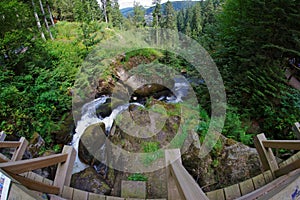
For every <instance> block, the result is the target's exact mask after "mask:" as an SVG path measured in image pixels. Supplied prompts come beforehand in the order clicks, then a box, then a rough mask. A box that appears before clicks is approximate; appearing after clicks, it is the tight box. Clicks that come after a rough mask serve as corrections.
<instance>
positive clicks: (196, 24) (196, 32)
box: [190, 2, 202, 40]
mask: <svg viewBox="0 0 300 200" xmlns="http://www.w3.org/2000/svg"><path fill="white" fill-rule="evenodd" d="M190 25H191V29H192V38H193V39H195V40H199V37H200V35H201V33H202V16H201V2H198V3H196V5H195V6H194V7H193V16H192V21H191V24H190Z"/></svg>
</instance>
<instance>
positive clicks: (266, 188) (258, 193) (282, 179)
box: [238, 169, 300, 200]
mask: <svg viewBox="0 0 300 200" xmlns="http://www.w3.org/2000/svg"><path fill="white" fill-rule="evenodd" d="M299 174H300V169H298V170H295V171H293V172H291V173H290V174H289V175H284V176H281V177H279V178H277V179H275V180H274V181H272V182H271V183H268V184H267V185H265V186H263V187H261V188H259V189H256V190H254V191H253V192H251V193H249V194H246V195H244V196H242V197H240V198H238V200H249V199H257V198H259V197H262V196H263V195H265V194H266V193H268V192H270V191H272V190H274V189H275V188H277V187H279V186H280V185H282V184H284V183H285V182H287V181H288V180H289V179H291V178H292V179H294V176H297V175H299Z"/></svg>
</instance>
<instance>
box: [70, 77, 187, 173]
mask: <svg viewBox="0 0 300 200" xmlns="http://www.w3.org/2000/svg"><path fill="white" fill-rule="evenodd" d="M174 81H175V84H174V87H173V89H172V90H173V95H171V96H169V97H164V96H162V97H160V98H158V100H165V101H166V102H167V103H178V102H180V101H182V97H184V96H185V95H186V94H187V93H188V90H189V88H190V85H189V83H188V82H187V81H186V79H184V78H182V77H179V78H175V79H174ZM108 98H110V97H109V96H101V97H100V98H97V99H95V100H93V101H91V102H88V103H86V104H85V105H84V106H83V107H82V109H81V110H82V112H81V119H80V120H79V121H78V122H77V125H76V129H75V134H74V135H73V140H72V146H73V147H74V148H75V150H76V151H77V152H78V146H79V139H80V137H81V136H82V134H83V133H84V131H85V129H86V128H87V127H88V126H90V125H93V124H97V123H99V122H103V123H104V124H105V130H106V134H109V132H110V129H111V127H112V125H113V122H114V119H115V118H116V117H117V116H118V115H119V114H120V113H122V112H123V111H125V110H127V109H128V107H129V106H130V105H132V104H133V105H137V106H143V105H142V104H140V103H137V102H133V103H127V104H124V105H120V106H118V107H116V108H115V109H113V110H112V112H111V114H110V115H109V116H108V117H105V118H102V117H101V116H99V117H98V116H97V115H96V110H97V108H98V107H99V106H100V105H102V104H104V103H105V102H106V101H107V100H108ZM101 149H103V152H105V144H104V145H103V146H102V147H101ZM103 158H105V155H104V156H103ZM87 167H89V165H86V164H84V163H83V162H81V161H80V159H79V157H78V153H77V154H76V160H75V163H74V167H73V174H74V173H77V172H80V171H82V170H84V169H85V168H87ZM96 170H97V169H96Z"/></svg>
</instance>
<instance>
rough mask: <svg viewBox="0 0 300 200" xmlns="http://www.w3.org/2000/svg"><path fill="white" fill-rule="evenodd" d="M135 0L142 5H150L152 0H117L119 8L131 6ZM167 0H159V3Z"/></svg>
mask: <svg viewBox="0 0 300 200" xmlns="http://www.w3.org/2000/svg"><path fill="white" fill-rule="evenodd" d="M134 1H136V2H138V3H140V5H142V6H144V7H149V6H152V0H119V4H120V8H121V9H122V8H127V7H133V2H134ZM167 1H168V0H161V3H165V2H167ZM170 1H184V0H170Z"/></svg>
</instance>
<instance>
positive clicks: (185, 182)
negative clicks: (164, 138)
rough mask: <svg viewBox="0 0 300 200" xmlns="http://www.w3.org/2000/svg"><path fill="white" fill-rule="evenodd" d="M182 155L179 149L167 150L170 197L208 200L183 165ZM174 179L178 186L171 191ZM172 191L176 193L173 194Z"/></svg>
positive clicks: (171, 198) (171, 199) (187, 199)
mask: <svg viewBox="0 0 300 200" xmlns="http://www.w3.org/2000/svg"><path fill="white" fill-rule="evenodd" d="M180 156H181V155H180V150H179V149H172V150H166V151H165V157H166V165H167V166H166V170H167V179H168V199H170V200H173V199H176V200H177V199H186V200H208V197H207V196H206V195H205V194H204V192H203V191H202V189H201V188H200V187H199V185H198V184H197V183H196V181H195V180H194V178H193V177H192V176H191V175H190V174H189V173H188V171H187V170H186V169H185V168H184V167H183V165H182V163H181V157H180ZM173 181H175V186H176V188H172V189H173V191H170V187H174V184H173ZM174 189H175V190H174ZM172 192H175V193H176V194H172Z"/></svg>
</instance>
